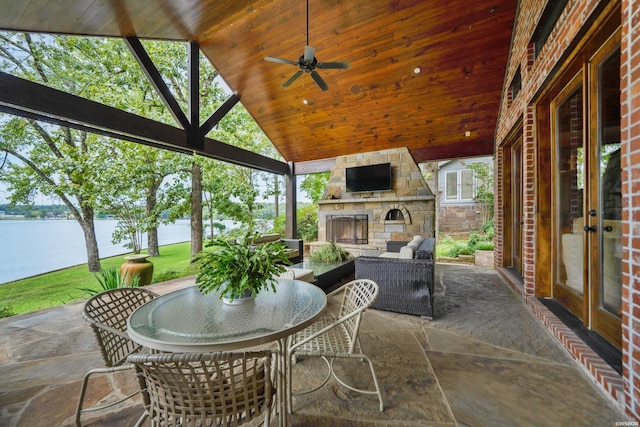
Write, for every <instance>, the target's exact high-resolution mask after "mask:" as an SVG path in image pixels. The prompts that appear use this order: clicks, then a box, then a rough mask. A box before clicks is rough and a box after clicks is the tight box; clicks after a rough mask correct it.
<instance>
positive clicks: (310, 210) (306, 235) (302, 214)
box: [270, 204, 318, 242]
mask: <svg viewBox="0 0 640 427" xmlns="http://www.w3.org/2000/svg"><path fill="white" fill-rule="evenodd" d="M286 220H287V217H286V215H285V214H284V213H283V214H281V215H278V217H277V218H276V219H275V221H274V222H273V228H272V229H271V230H270V232H271V233H276V234H279V235H281V236H284V235H285V234H286V231H287V230H286ZM296 227H297V230H298V235H297V238H298V239H302V240H304V241H305V242H315V241H316V240H318V205H316V204H308V205H304V206H298V211H297V224H296Z"/></svg>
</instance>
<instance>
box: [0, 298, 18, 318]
mask: <svg viewBox="0 0 640 427" xmlns="http://www.w3.org/2000/svg"><path fill="white" fill-rule="evenodd" d="M15 314H16V313H15V312H14V311H13V308H12V307H11V304H9V303H7V302H5V301H3V302H0V319H2V318H3V317H11V316H14V315H15Z"/></svg>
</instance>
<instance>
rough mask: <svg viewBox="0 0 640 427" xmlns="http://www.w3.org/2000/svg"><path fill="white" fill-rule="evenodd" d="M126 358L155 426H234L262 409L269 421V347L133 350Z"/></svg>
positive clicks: (251, 417)
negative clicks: (205, 350)
mask: <svg viewBox="0 0 640 427" xmlns="http://www.w3.org/2000/svg"><path fill="white" fill-rule="evenodd" d="M128 360H129V362H130V363H133V364H134V365H135V368H136V371H137V373H138V378H139V382H140V389H141V390H142V392H143V394H144V395H145V399H144V400H145V402H148V403H147V407H146V414H147V415H148V417H149V418H150V419H151V425H152V426H175V425H180V426H210V425H214V426H224V427H227V426H229V427H231V426H238V425H241V424H244V423H246V422H249V421H251V420H253V419H255V418H257V417H259V416H261V415H262V414H263V413H265V414H266V415H265V418H264V425H266V426H268V425H269V420H270V418H271V405H272V401H273V400H272V399H273V396H274V393H275V389H274V388H273V387H272V382H271V381H272V380H271V352H270V351H267V350H262V351H252V352H228V353H160V354H134V355H131V356H129V358H128ZM142 421H144V420H141V421H139V422H138V424H137V425H141V424H142Z"/></svg>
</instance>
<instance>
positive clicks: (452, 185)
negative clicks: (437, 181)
mask: <svg viewBox="0 0 640 427" xmlns="http://www.w3.org/2000/svg"><path fill="white" fill-rule="evenodd" d="M457 198H458V172H447V200H456V199H457Z"/></svg>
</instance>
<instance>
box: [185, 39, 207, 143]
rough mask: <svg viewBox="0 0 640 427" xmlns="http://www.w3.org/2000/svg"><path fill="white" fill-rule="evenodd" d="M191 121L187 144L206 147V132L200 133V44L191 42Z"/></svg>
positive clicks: (189, 68)
mask: <svg viewBox="0 0 640 427" xmlns="http://www.w3.org/2000/svg"><path fill="white" fill-rule="evenodd" d="M188 70H189V122H190V126H189V127H188V128H187V145H188V146H189V147H193V148H195V149H202V148H204V146H203V144H204V141H203V138H204V134H201V133H200V46H198V44H197V43H196V42H191V43H189V67H188Z"/></svg>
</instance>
